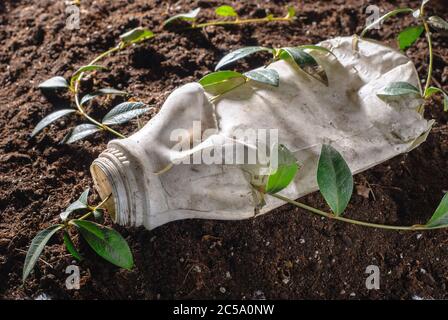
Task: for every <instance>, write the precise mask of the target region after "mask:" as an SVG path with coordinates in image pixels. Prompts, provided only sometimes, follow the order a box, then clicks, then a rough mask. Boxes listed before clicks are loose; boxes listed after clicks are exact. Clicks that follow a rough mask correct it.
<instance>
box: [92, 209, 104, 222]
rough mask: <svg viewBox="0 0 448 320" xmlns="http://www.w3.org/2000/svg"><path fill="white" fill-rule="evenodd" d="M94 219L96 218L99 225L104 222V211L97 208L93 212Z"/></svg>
mask: <svg viewBox="0 0 448 320" xmlns="http://www.w3.org/2000/svg"><path fill="white" fill-rule="evenodd" d="M93 217H94V218H95V221H96V222H98V223H103V222H104V209H101V208H96V209H95V210H93Z"/></svg>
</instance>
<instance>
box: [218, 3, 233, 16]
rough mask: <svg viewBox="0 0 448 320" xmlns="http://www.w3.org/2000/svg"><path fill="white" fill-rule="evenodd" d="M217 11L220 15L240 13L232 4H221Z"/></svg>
mask: <svg viewBox="0 0 448 320" xmlns="http://www.w3.org/2000/svg"><path fill="white" fill-rule="evenodd" d="M215 13H216V14H217V15H218V16H221V17H237V16H238V13H236V11H235V9H233V8H232V7H231V6H227V5H224V6H220V7H218V8H216V10H215Z"/></svg>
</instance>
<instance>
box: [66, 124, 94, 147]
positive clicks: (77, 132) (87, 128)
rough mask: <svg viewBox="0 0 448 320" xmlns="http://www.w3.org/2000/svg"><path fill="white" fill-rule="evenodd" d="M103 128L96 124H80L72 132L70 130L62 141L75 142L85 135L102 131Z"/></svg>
mask: <svg viewBox="0 0 448 320" xmlns="http://www.w3.org/2000/svg"><path fill="white" fill-rule="evenodd" d="M101 130H102V129H101V128H100V127H98V126H96V125H94V124H90V123H85V124H80V125H79V126H76V127H75V128H74V129H73V130H72V132H70V133H69V134H68V135H67V136H66V137H65V138H64V140H63V141H62V143H67V144H70V143H73V142H75V141H78V140H81V139H84V138H85V137H88V136H90V135H92V134H94V133H95V132H98V131H101Z"/></svg>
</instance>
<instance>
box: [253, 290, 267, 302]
mask: <svg viewBox="0 0 448 320" xmlns="http://www.w3.org/2000/svg"><path fill="white" fill-rule="evenodd" d="M253 299H254V300H266V296H265V295H264V292H263V291H261V290H257V291H255V292H254V296H253Z"/></svg>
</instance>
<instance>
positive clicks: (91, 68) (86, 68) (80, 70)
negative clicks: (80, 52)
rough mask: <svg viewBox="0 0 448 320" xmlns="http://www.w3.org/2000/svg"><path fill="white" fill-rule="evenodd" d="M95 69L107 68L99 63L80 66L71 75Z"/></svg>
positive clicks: (74, 75)
mask: <svg viewBox="0 0 448 320" xmlns="http://www.w3.org/2000/svg"><path fill="white" fill-rule="evenodd" d="M95 70H107V68H106V67H103V66H99V65H88V66H82V67H81V68H79V69H78V70H77V71H76V72H75V73H74V74H73V77H76V76H79V75H80V74H81V73H83V72H88V71H95Z"/></svg>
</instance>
